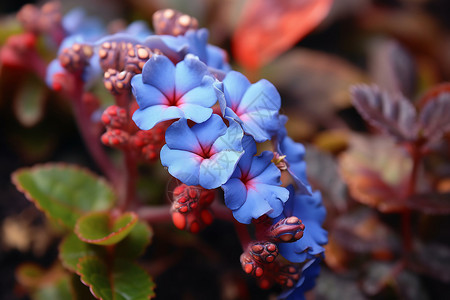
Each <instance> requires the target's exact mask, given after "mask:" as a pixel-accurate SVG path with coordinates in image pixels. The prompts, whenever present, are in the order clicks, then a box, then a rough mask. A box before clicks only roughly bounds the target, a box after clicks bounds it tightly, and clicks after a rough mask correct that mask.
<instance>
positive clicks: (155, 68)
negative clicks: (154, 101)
mask: <svg viewBox="0 0 450 300" xmlns="http://www.w3.org/2000/svg"><path fill="white" fill-rule="evenodd" d="M142 81H143V82H144V83H145V84H148V85H152V86H154V87H156V88H157V89H158V90H160V91H161V92H162V93H163V94H164V95H165V96H166V98H167V99H172V98H173V96H174V90H175V66H174V65H173V63H172V62H171V61H170V60H169V59H168V58H167V57H166V56H164V55H157V54H155V55H152V57H150V59H149V60H148V61H147V62H146V63H145V65H144V68H142Z"/></svg>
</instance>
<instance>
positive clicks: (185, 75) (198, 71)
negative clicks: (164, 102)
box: [175, 54, 216, 104]
mask: <svg viewBox="0 0 450 300" xmlns="http://www.w3.org/2000/svg"><path fill="white" fill-rule="evenodd" d="M208 74H209V72H208V68H207V67H206V65H205V64H204V63H202V62H201V61H200V60H199V59H198V57H196V56H193V55H191V54H188V55H186V57H185V58H184V60H183V61H181V62H179V63H178V64H177V66H176V70H175V86H176V92H177V95H178V96H182V95H184V94H185V93H187V92H188V91H190V90H192V89H193V88H195V87H198V86H200V85H202V84H203V81H204V79H203V77H205V76H208V77H209V78H210V80H209V84H210V86H211V90H212V92H213V91H214V90H213V87H212V83H213V82H214V79H213V78H212V76H211V75H208ZM206 80H207V82H206V83H208V79H206ZM214 98H215V96H214ZM215 102H216V101H214V103H215ZM214 103H213V104H214Z"/></svg>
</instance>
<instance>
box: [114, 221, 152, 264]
mask: <svg viewBox="0 0 450 300" xmlns="http://www.w3.org/2000/svg"><path fill="white" fill-rule="evenodd" d="M152 236H153V231H152V230H151V229H150V227H149V226H148V225H147V224H145V223H142V222H137V223H136V225H135V226H134V228H133V229H132V230H131V232H130V233H129V234H128V235H127V236H126V237H125V238H124V239H123V240H122V241H120V242H119V243H118V244H117V245H116V247H115V248H114V254H115V255H116V257H118V258H124V259H135V258H137V257H139V256H140V255H141V254H142V253H143V252H144V250H145V248H147V246H148V244H150V240H151V238H152Z"/></svg>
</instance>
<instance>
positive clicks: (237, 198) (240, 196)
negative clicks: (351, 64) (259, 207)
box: [222, 178, 247, 210]
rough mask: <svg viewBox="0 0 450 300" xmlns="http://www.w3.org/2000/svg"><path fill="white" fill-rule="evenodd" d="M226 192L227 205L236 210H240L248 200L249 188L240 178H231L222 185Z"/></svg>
mask: <svg viewBox="0 0 450 300" xmlns="http://www.w3.org/2000/svg"><path fill="white" fill-rule="evenodd" d="M222 189H223V192H224V198H225V205H226V206H227V207H228V208H229V209H231V210H236V209H238V208H240V207H241V206H242V205H243V204H244V202H245V200H246V198H247V188H246V187H245V185H244V184H243V183H242V181H241V180H240V179H239V178H231V179H230V180H228V181H227V182H226V183H225V184H223V185H222Z"/></svg>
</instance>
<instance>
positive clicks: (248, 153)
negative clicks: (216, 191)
mask: <svg viewBox="0 0 450 300" xmlns="http://www.w3.org/2000/svg"><path fill="white" fill-rule="evenodd" d="M242 148H243V149H244V151H245V152H244V155H243V156H242V157H241V159H240V160H239V168H240V169H241V171H242V172H243V173H244V174H248V172H250V168H251V166H252V162H253V156H254V155H255V154H256V143H255V140H254V139H253V138H252V137H251V136H249V135H244V137H243V138H242Z"/></svg>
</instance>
